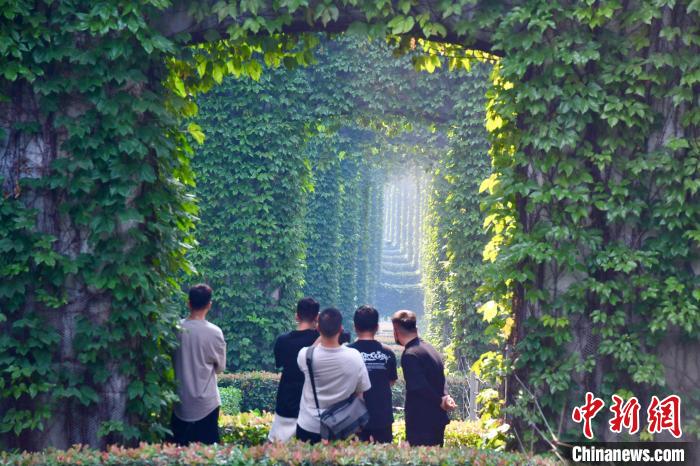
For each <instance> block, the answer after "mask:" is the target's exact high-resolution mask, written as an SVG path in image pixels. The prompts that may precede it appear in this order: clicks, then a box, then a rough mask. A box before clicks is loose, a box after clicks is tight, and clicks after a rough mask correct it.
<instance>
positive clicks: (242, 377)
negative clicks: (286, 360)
mask: <svg viewBox="0 0 700 466" xmlns="http://www.w3.org/2000/svg"><path fill="white" fill-rule="evenodd" d="M399 360H400V359H399ZM399 364H400V362H399ZM279 380H280V375H279V374H277V373H275V372H264V371H256V372H236V373H231V374H223V375H221V376H219V388H220V389H221V388H222V387H235V388H237V389H238V390H240V391H241V401H240V410H239V412H247V411H260V412H263V411H267V412H274V411H275V399H276V397H277V385H278V384H279ZM447 389H448V391H449V392H450V395H452V397H453V398H454V399H455V401H456V402H457V409H456V410H455V411H453V412H452V413H451V415H450V417H451V418H452V419H455V420H464V419H466V417H467V411H466V409H467V406H468V399H467V394H468V390H467V389H468V383H467V379H466V378H465V377H460V376H448V377H447ZM391 394H392V405H393V406H394V415H395V416H396V418H397V419H403V407H404V402H405V400H406V395H405V385H404V380H403V377H402V376H401V374H400V373H399V380H397V381H396V384H394V386H393V387H392V389H391ZM222 401H223V394H222ZM227 414H236V413H234V412H231V413H227Z"/></svg>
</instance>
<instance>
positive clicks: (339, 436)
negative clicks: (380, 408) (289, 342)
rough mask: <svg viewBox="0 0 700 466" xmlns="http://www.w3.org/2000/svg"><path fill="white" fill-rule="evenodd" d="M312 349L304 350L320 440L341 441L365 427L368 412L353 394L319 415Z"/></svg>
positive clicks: (362, 401)
mask: <svg viewBox="0 0 700 466" xmlns="http://www.w3.org/2000/svg"><path fill="white" fill-rule="evenodd" d="M314 348H315V347H314V346H310V347H309V348H307V350H306V366H307V367H308V368H309V378H310V379H311V388H312V389H313V392H314V401H316V409H317V410H318V415H319V417H320V419H321V438H323V439H326V440H343V439H346V438H348V437H350V436H351V435H352V434H354V433H356V432H357V431H359V430H360V429H362V428H363V427H364V426H366V425H367V422H368V421H369V411H367V406H366V405H365V402H364V400H362V399H361V398H359V397H358V396H356V395H355V394H354V393H353V394H352V395H351V396H350V398H348V399H347V400H343V401H339V402H338V403H335V404H334V405H332V406H331V407H330V408H328V409H326V410H325V411H324V412H323V414H321V407H320V406H319V404H318V395H317V394H316V381H315V380H314V370H313V364H312V362H313V358H314Z"/></svg>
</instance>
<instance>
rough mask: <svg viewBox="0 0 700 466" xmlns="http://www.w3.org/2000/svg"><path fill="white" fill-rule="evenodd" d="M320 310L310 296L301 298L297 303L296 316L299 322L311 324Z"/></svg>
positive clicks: (319, 306) (318, 305)
mask: <svg viewBox="0 0 700 466" xmlns="http://www.w3.org/2000/svg"><path fill="white" fill-rule="evenodd" d="M320 309H321V305H320V304H318V303H317V302H316V300H315V299H314V298H312V297H310V296H307V297H306V298H302V299H300V300H299V302H298V303H297V316H299V320H301V321H304V322H313V321H314V320H316V317H317V316H318V311H319V310H320Z"/></svg>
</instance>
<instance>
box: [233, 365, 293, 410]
mask: <svg viewBox="0 0 700 466" xmlns="http://www.w3.org/2000/svg"><path fill="white" fill-rule="evenodd" d="M279 381H280V374H277V373H275V372H264V371H254V372H236V373H227V374H223V375H221V376H219V387H235V388H237V389H238V390H240V391H241V411H269V412H274V411H275V399H276V398H277V385H278V384H279Z"/></svg>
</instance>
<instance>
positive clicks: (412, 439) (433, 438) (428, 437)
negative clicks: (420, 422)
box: [406, 425, 446, 447]
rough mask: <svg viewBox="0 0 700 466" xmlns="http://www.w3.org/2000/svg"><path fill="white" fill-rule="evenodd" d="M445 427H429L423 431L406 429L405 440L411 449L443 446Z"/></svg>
mask: <svg viewBox="0 0 700 466" xmlns="http://www.w3.org/2000/svg"><path fill="white" fill-rule="evenodd" d="M445 427H446V426H445V425H441V426H439V425H438V426H430V428H429V429H425V430H423V429H421V430H418V429H409V428H406V440H408V443H409V444H410V445H411V446H412V447H418V446H425V447H433V446H439V447H441V446H443V445H444V444H445Z"/></svg>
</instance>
